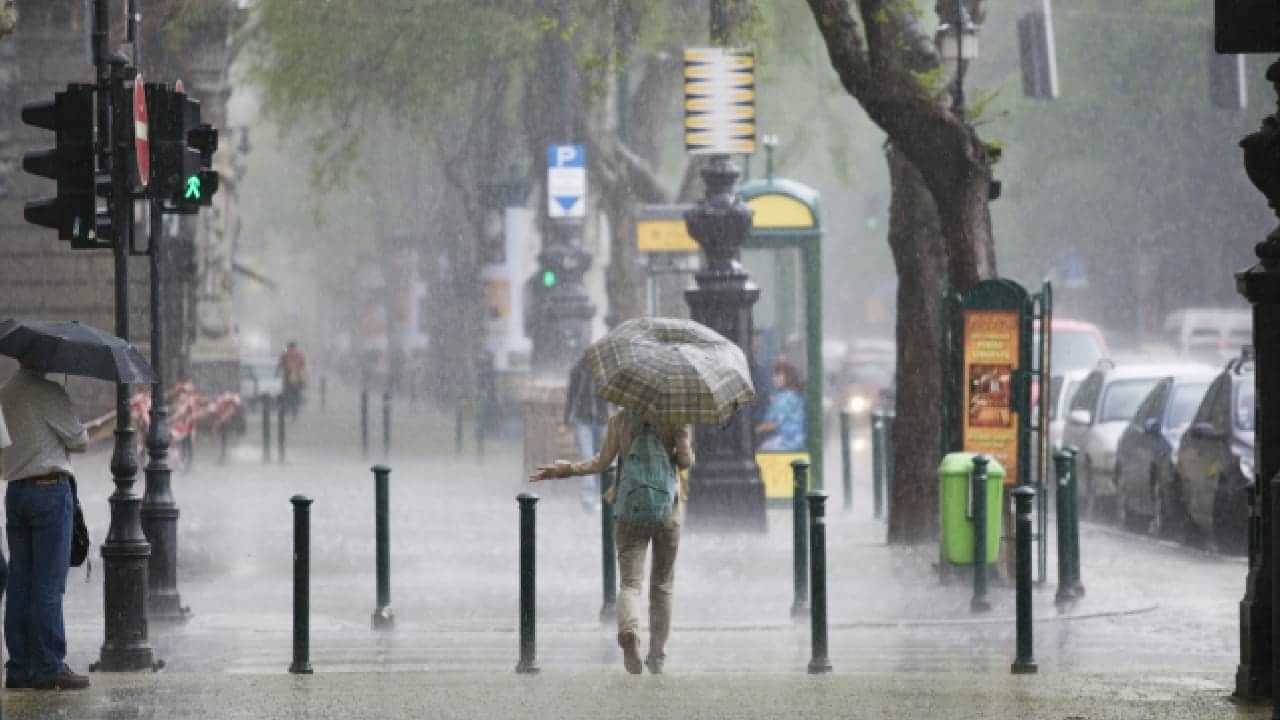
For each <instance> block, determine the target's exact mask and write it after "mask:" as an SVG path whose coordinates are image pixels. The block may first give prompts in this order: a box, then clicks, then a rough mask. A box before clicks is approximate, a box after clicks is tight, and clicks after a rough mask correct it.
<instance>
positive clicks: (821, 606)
mask: <svg viewBox="0 0 1280 720" xmlns="http://www.w3.org/2000/svg"><path fill="white" fill-rule="evenodd" d="M826 503H827V496H826V494H824V493H823V492H821V491H814V492H811V493H809V550H810V554H809V575H810V577H811V578H812V579H813V597H812V598H811V599H810V600H811V606H810V608H809V636H810V641H811V643H812V645H813V657H812V658H811V659H810V660H809V674H810V675H818V674H821V673H829V672H831V660H830V659H828V657H827V517H826V516H827V510H826Z"/></svg>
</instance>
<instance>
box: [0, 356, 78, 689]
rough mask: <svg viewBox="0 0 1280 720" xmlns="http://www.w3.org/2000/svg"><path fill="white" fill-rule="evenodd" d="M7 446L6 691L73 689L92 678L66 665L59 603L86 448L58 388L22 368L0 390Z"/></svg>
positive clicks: (39, 375)
mask: <svg viewBox="0 0 1280 720" xmlns="http://www.w3.org/2000/svg"><path fill="white" fill-rule="evenodd" d="M0 407H3V408H4V414H5V418H6V420H7V421H8V425H9V434H10V435H11V438H12V440H13V444H12V446H10V447H9V449H8V450H6V451H5V457H4V461H5V462H4V479H5V481H6V488H5V500H4V505H5V518H6V521H7V523H8V527H7V528H6V534H7V537H8V540H9V552H10V553H11V555H12V558H11V559H12V563H11V567H10V576H9V593H8V596H9V597H8V603H7V605H6V606H5V618H4V635H5V644H6V645H7V646H8V649H9V661H8V663H6V666H5V667H6V677H5V687H6V688H10V689H15V688H35V689H38V690H54V689H57V690H78V689H82V688H87V687H88V686H89V678H88V677H85V676H84V675H77V674H76V673H73V672H72V671H71V669H70V668H68V667H67V665H66V656H67V640H66V629H65V626H64V624H63V616H62V596H63V592H64V590H65V588H66V582H67V571H68V569H69V566H70V559H71V528H72V521H73V508H74V499H73V495H72V492H73V491H72V482H74V477H75V476H74V473H73V471H72V468H71V462H70V454H71V453H73V452H82V451H84V449H85V446H86V445H87V444H88V435H87V433H86V432H85V428H84V426H83V425H81V424H80V420H79V419H78V418H76V415H75V412H74V411H73V410H72V407H71V399H70V398H68V397H67V393H66V390H64V389H63V388H62V386H61V385H59V384H57V383H55V382H51V381H49V380H46V379H45V377H44V373H42V372H38V371H36V370H33V369H30V368H28V367H26V366H25V365H24V366H23V367H22V369H20V370H19V371H18V372H17V374H15V375H14V377H13V378H12V379H10V380H9V382H8V383H6V384H5V386H4V387H3V388H0Z"/></svg>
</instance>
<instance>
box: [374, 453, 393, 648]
mask: <svg viewBox="0 0 1280 720" xmlns="http://www.w3.org/2000/svg"><path fill="white" fill-rule="evenodd" d="M372 469H373V508H374V518H375V521H374V522H375V525H374V539H375V543H374V544H375V546H376V549H375V551H374V556H375V564H376V566H377V576H378V579H377V588H378V590H377V591H378V597H377V602H378V604H377V606H376V607H374V610H373V629H374V630H389V629H391V628H392V627H394V626H395V621H396V619H395V614H394V613H392V612H391V497H390V496H391V491H390V484H391V468H389V467H387V466H386V465H374V466H373V468H372Z"/></svg>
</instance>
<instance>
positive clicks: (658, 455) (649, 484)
mask: <svg viewBox="0 0 1280 720" xmlns="http://www.w3.org/2000/svg"><path fill="white" fill-rule="evenodd" d="M626 412H627V415H626V420H627V423H628V425H629V426H630V428H631V449H629V450H628V451H627V456H626V458H625V459H624V460H623V462H622V470H621V478H620V479H619V480H618V493H617V497H616V498H615V499H614V514H615V515H616V516H617V517H618V519H619V520H625V521H627V522H629V523H636V524H644V525H661V524H663V523H665V522H666V521H667V520H669V519H671V512H672V510H673V509H674V508H675V502H676V469H675V468H674V467H673V466H672V465H671V456H670V455H669V454H668V453H667V449H666V447H664V446H663V444H662V439H661V438H659V437H658V431H657V429H656V428H654V426H653V425H651V424H649V423H647V422H644V420H642V419H641V418H640V417H639V416H638V415H636V414H635V413H633V412H631V411H629V410H628V411H626Z"/></svg>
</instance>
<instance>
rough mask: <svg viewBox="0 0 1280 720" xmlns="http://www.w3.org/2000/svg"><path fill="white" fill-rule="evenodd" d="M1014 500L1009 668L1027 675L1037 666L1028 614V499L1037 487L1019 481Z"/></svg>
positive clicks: (1029, 586)
mask: <svg viewBox="0 0 1280 720" xmlns="http://www.w3.org/2000/svg"><path fill="white" fill-rule="evenodd" d="M1011 494H1012V495H1013V499H1014V502H1015V503H1017V510H1016V514H1017V519H1016V520H1015V523H1016V530H1015V537H1014V542H1015V544H1016V545H1015V553H1016V557H1015V565H1016V568H1015V574H1016V576H1017V577H1016V580H1015V582H1016V585H1017V590H1016V593H1017V595H1016V601H1015V602H1016V606H1017V621H1016V627H1017V640H1016V643H1015V644H1016V648H1017V655H1016V656H1015V657H1014V660H1013V666H1012V668H1011V670H1012V672H1013V674H1014V675H1030V674H1032V673H1035V672H1036V670H1037V666H1036V658H1035V652H1034V647H1033V646H1034V644H1035V643H1034V640H1033V636H1032V632H1033V631H1032V617H1031V552H1032V550H1031V534H1032V529H1031V503H1032V501H1033V500H1035V497H1036V489H1035V488H1034V487H1032V486H1030V485H1019V486H1018V487H1016V488H1014V489H1013V492H1012V493H1011Z"/></svg>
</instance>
